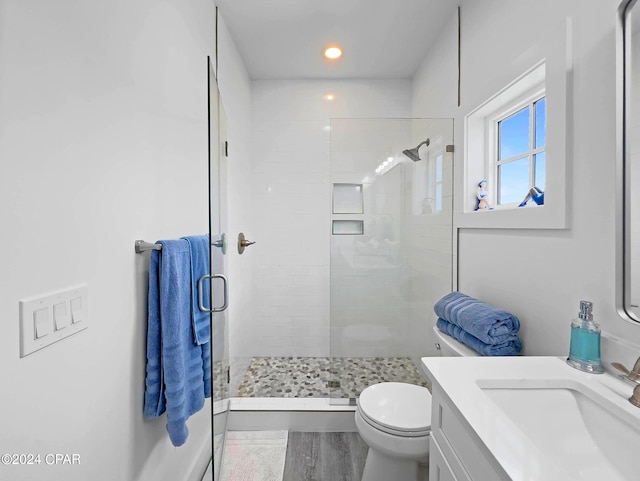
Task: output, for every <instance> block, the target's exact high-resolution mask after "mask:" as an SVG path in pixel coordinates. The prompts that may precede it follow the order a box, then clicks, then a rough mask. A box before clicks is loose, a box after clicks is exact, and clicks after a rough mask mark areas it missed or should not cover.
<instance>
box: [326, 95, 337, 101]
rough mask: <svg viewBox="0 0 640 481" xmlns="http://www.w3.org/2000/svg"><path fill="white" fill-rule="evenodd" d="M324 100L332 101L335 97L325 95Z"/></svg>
mask: <svg viewBox="0 0 640 481" xmlns="http://www.w3.org/2000/svg"><path fill="white" fill-rule="evenodd" d="M324 98H325V99H327V100H334V99H335V98H336V96H335V95H333V94H327V95H325V96H324Z"/></svg>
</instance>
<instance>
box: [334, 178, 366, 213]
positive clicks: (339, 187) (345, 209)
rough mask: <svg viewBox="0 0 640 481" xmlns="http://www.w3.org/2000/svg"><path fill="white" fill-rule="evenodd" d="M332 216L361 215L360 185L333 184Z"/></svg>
mask: <svg viewBox="0 0 640 481" xmlns="http://www.w3.org/2000/svg"><path fill="white" fill-rule="evenodd" d="M333 213H334V214H363V213H364V205H363V201H362V184H343V183H338V184H333Z"/></svg>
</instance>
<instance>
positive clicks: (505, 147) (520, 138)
mask: <svg viewBox="0 0 640 481" xmlns="http://www.w3.org/2000/svg"><path fill="white" fill-rule="evenodd" d="M498 129H499V130H498V136H499V139H500V151H499V155H498V159H499V160H504V159H508V158H510V157H515V156H516V155H518V154H523V153H525V152H527V151H528V150H529V107H525V108H524V109H522V110H520V111H518V112H516V113H515V114H513V115H511V116H510V117H507V118H506V119H504V120H502V121H501V122H499V123H498Z"/></svg>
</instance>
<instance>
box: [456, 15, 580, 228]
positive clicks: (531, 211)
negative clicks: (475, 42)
mask: <svg viewBox="0 0 640 481" xmlns="http://www.w3.org/2000/svg"><path fill="white" fill-rule="evenodd" d="M571 42H572V22H571V19H567V20H566V22H563V23H562V25H559V26H558V28H557V29H552V30H550V31H549V34H548V35H547V34H545V36H544V37H541V38H540V39H539V41H538V42H537V43H535V44H532V45H531V48H530V49H529V50H527V52H526V55H525V54H523V55H522V56H519V57H518V58H517V59H512V60H513V61H512V62H508V61H505V62H500V63H499V64H500V66H501V67H502V68H501V69H500V70H499V71H496V72H494V73H495V75H490V76H488V77H487V79H486V80H487V83H486V84H485V83H482V84H481V85H478V88H475V89H470V90H469V94H468V96H469V97H470V100H468V101H467V102H469V104H468V105H469V106H471V105H477V107H475V108H474V109H472V110H470V111H469V112H468V113H467V114H466V115H465V118H464V159H463V162H461V163H457V166H456V167H455V172H456V174H457V179H459V180H458V181H456V199H455V203H456V208H455V209H454V212H453V217H454V223H455V225H456V226H457V227H459V228H482V229H486V228H490V229H566V227H567V222H568V215H569V212H568V201H569V199H570V198H571V195H570V194H571V193H570V187H571V186H570V185H568V184H567V167H568V165H569V163H568V162H569V159H570V155H571V150H570V148H569V145H571V131H570V130H569V128H568V122H567V112H568V111H569V108H568V99H570V98H571V95H572V91H573V85H572V84H571V82H570V81H569V80H570V78H571V73H572V72H573V71H574V70H573V52H572V48H571V47H572V43H571ZM527 66H529V67H528V68H527ZM491 88H495V89H496V90H495V94H493V95H492V96H490V97H488V98H487V97H484V95H486V94H487V93H489V91H490V89H491ZM481 97H482V98H481ZM483 98H484V99H485V100H483ZM476 102H481V103H479V104H476ZM463 106H464V103H463ZM499 122H500V124H498V123H499ZM514 130H515V131H516V132H524V134H523V136H522V137H523V138H524V139H526V140H521V139H517V138H516V139H513V137H512V138H511V141H512V142H510V141H509V139H508V137H509V132H510V131H511V132H513V131H514ZM499 131H501V132H499ZM499 134H502V136H501V138H499ZM505 135H507V136H506V137H505ZM500 141H502V149H501V144H500ZM522 144H525V145H524V146H523V145H522ZM482 181H486V185H485V184H484V183H483V182H482ZM483 186H485V189H483ZM534 186H537V187H538V188H539V189H540V190H544V197H543V199H544V205H537V203H536V201H535V200H530V201H529V202H528V204H527V205H532V207H531V208H529V207H526V208H519V207H518V206H519V205H520V203H522V201H523V200H524V199H525V196H526V194H527V193H528V192H530V190H529V189H531V188H532V187H534ZM534 192H535V191H534ZM483 195H486V197H483V200H484V199H486V198H488V200H489V208H488V209H482V210H480V209H478V207H479V202H478V196H483ZM539 195H540V194H539ZM536 199H537V200H538V201H540V200H542V199H540V197H537V198H536ZM485 203H486V202H485ZM533 205H536V206H535V207H534V206H533ZM483 207H484V205H483Z"/></svg>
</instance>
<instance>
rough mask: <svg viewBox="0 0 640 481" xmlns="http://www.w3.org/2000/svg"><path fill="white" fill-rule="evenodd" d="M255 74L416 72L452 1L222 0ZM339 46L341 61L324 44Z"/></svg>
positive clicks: (299, 76)
mask: <svg viewBox="0 0 640 481" xmlns="http://www.w3.org/2000/svg"><path fill="white" fill-rule="evenodd" d="M216 3H217V5H218V7H219V8H218V12H219V14H220V16H221V17H222V20H223V22H224V23H225V24H226V25H227V27H228V28H229V30H230V31H231V35H232V37H233V40H234V42H235V44H236V46H237V48H238V50H239V52H240V55H241V56H242V58H243V60H244V63H245V66H246V68H247V70H248V72H249V75H250V76H251V78H253V79H305V78H410V77H411V76H412V75H413V74H414V72H415V71H416V69H417V68H418V66H419V65H420V63H421V61H422V59H423V58H424V56H425V54H426V52H427V50H428V49H429V46H430V43H431V42H433V40H434V39H435V38H436V36H437V34H438V32H439V30H440V28H441V27H442V25H443V24H444V23H445V22H446V21H447V20H448V19H449V18H450V17H451V15H453V14H454V12H455V9H456V8H457V2H453V1H451V0H217V1H216ZM332 44H337V45H339V46H340V47H341V48H342V50H343V52H344V53H343V55H342V57H341V58H340V59H338V60H337V61H333V62H331V61H328V60H326V59H325V58H324V57H323V52H324V49H325V48H326V47H327V46H329V45H332Z"/></svg>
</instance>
